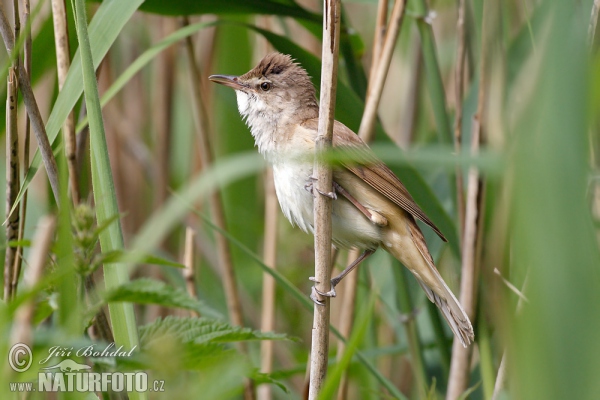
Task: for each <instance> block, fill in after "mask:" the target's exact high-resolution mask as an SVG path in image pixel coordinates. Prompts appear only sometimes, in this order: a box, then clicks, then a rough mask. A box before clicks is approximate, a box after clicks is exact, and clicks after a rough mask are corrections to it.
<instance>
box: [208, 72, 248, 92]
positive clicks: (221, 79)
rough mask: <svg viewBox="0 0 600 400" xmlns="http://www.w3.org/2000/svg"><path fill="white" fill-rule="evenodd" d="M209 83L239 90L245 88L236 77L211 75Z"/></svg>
mask: <svg viewBox="0 0 600 400" xmlns="http://www.w3.org/2000/svg"><path fill="white" fill-rule="evenodd" d="M208 79H210V80H211V81H213V82H215V83H220V84H221V85H225V86H229V87H230V88H233V89H236V90H241V89H245V88H246V86H245V85H243V84H242V83H241V82H240V81H239V80H238V77H237V76H235V75H211V76H209V77H208Z"/></svg>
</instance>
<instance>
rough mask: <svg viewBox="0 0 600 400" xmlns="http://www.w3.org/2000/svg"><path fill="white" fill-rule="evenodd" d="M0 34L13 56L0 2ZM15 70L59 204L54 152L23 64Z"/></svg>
mask: <svg viewBox="0 0 600 400" xmlns="http://www.w3.org/2000/svg"><path fill="white" fill-rule="evenodd" d="M0 35H1V36H2V40H3V41H4V46H5V47H6V51H7V52H8V55H9V57H10V58H12V57H14V56H15V55H14V54H13V50H14V47H15V37H14V34H13V32H12V30H11V29H10V24H9V22H8V19H7V18H6V13H5V12H4V6H3V5H2V3H0ZM16 72H17V73H16V75H17V80H18V82H19V85H18V86H19V88H20V90H21V93H22V95H23V103H25V108H26V109H27V113H28V114H29V118H30V119H31V126H32V127H33V132H34V134H35V137H36V139H37V142H38V147H39V148H40V154H41V156H42V160H43V162H44V166H45V168H46V174H47V175H48V180H49V181H50V186H51V188H52V193H53V194H54V199H55V200H56V203H57V204H60V190H59V188H58V187H59V178H58V168H57V166H56V159H55V158H54V153H52V147H51V146H50V142H49V141H48V135H47V134H46V127H45V126H44V121H43V119H42V115H41V114H40V109H39V107H38V105H37V101H36V100H35V95H34V94H33V89H32V88H31V83H30V82H29V76H28V74H27V71H25V68H24V67H23V65H21V64H18V66H17V71H16ZM7 217H8V216H7Z"/></svg>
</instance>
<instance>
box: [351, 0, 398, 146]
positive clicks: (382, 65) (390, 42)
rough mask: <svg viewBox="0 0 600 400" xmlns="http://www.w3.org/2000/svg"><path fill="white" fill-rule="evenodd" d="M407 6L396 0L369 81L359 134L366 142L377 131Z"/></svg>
mask: <svg viewBox="0 0 600 400" xmlns="http://www.w3.org/2000/svg"><path fill="white" fill-rule="evenodd" d="M405 6H406V0H396V2H395V3H394V8H393V9H392V15H391V16H390V21H389V24H388V28H387V32H386V35H385V41H384V43H383V48H382V49H381V56H380V58H379V61H378V62H377V69H376V71H375V72H374V73H373V81H369V91H368V93H367V99H366V101H365V110H364V112H363V117H362V120H361V121H360V128H359V129H358V135H359V136H360V137H361V138H362V139H363V140H364V141H366V142H368V141H370V140H371V138H372V137H373V135H374V133H375V123H376V121H377V109H378V107H379V101H380V100H381V93H382V92H383V85H384V83H385V78H386V76H387V73H388V70H389V68H390V63H391V61H392V53H393V52H394V47H395V45H396V40H397V39H398V33H399V32H400V26H401V23H402V17H403V16H404V10H405V8H406V7H405Z"/></svg>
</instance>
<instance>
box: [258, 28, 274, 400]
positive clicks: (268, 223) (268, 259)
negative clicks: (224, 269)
mask: <svg viewBox="0 0 600 400" xmlns="http://www.w3.org/2000/svg"><path fill="white" fill-rule="evenodd" d="M257 25H258V26H260V27H261V28H263V29H267V30H271V29H272V18H271V17H270V16H260V17H258V19H257ZM256 40H257V43H256V47H255V51H256V52H258V53H259V54H261V58H262V54H266V53H268V52H270V51H272V46H271V45H270V44H269V42H268V41H267V40H266V39H265V38H264V37H263V36H260V35H257V37H256ZM263 182H264V189H265V190H264V192H265V234H264V243H263V259H264V263H265V265H267V266H269V267H271V268H273V269H275V268H276V266H277V220H278V216H279V203H278V201H277V194H276V193H275V184H274V181H273V169H272V168H267V169H266V170H265V173H264V174H263ZM275 290H276V284H275V279H274V278H273V277H272V276H271V275H269V274H268V273H266V272H263V283H262V309H261V321H260V330H261V331H262V332H270V331H273V330H274V329H275V303H276V297H275ZM274 346H275V342H274V341H272V340H263V341H261V342H260V371H261V372H262V373H264V374H269V373H271V372H272V371H273V352H274ZM256 392H257V393H256V394H257V398H258V399H259V400H271V399H272V398H273V385H270V384H263V385H260V386H258V388H257V391H256Z"/></svg>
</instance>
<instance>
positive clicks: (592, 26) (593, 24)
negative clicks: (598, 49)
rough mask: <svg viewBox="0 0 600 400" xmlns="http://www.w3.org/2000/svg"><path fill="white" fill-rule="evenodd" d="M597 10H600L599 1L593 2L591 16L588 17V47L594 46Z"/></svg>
mask: <svg viewBox="0 0 600 400" xmlns="http://www.w3.org/2000/svg"><path fill="white" fill-rule="evenodd" d="M598 10H600V0H594V2H593V3H592V15H591V16H590V25H589V27H588V42H589V44H590V47H592V46H593V45H594V36H595V35H596V25H597V24H598Z"/></svg>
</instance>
